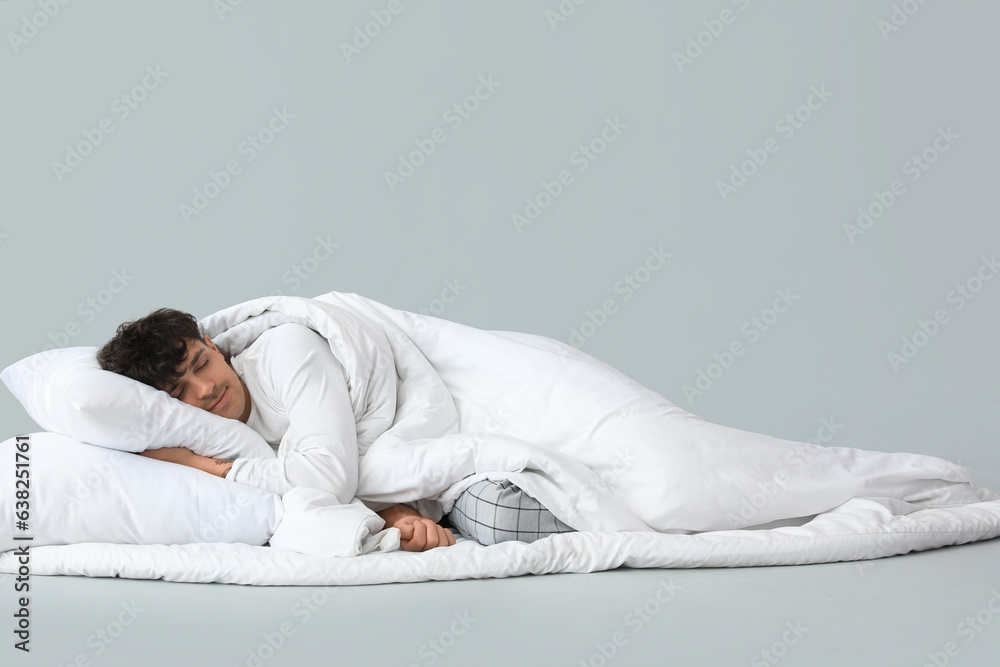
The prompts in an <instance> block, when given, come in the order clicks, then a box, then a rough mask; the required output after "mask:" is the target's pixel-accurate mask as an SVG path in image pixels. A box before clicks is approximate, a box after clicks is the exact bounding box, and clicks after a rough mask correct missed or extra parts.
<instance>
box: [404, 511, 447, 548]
mask: <svg viewBox="0 0 1000 667" xmlns="http://www.w3.org/2000/svg"><path fill="white" fill-rule="evenodd" d="M392 527H393V528H398V529H399V548H400V549H402V550H403V551H428V550H430V549H433V548H434V547H450V546H452V545H453V544H455V536H454V535H453V534H452V532H451V531H450V530H448V529H447V528H445V527H443V526H441V525H438V524H436V523H434V520H433V519H427V518H425V517H422V516H404V517H403V518H402V519H399V520H398V521H396V523H394V524H392Z"/></svg>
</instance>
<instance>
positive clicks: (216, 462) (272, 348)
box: [97, 308, 573, 551]
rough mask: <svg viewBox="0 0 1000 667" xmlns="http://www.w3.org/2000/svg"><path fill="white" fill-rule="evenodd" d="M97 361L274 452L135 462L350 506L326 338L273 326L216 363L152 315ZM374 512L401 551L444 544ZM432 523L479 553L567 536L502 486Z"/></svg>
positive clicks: (190, 319) (404, 521)
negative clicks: (240, 428) (396, 534)
mask: <svg viewBox="0 0 1000 667" xmlns="http://www.w3.org/2000/svg"><path fill="white" fill-rule="evenodd" d="M97 360H98V362H99V363H100V365H101V368H103V369H104V370H107V371H112V372H115V373H119V374H121V375H125V376H127V377H130V378H132V379H134V380H138V381H139V382H142V383H144V384H147V385H150V386H152V387H154V388H156V389H160V390H161V391H165V392H167V393H168V394H170V396H172V397H173V398H176V399H178V400H180V401H183V402H184V403H187V404H189V405H193V406H195V407H198V408H201V409H203V410H207V411H208V412H211V413H213V414H216V415H219V416H220V417H226V418H228V419H238V420H239V421H241V422H243V423H244V424H246V425H247V426H249V427H250V428H252V429H253V430H254V431H256V432H258V433H259V434H260V435H261V436H262V437H263V438H264V440H265V441H267V442H268V443H269V444H271V445H272V446H278V451H277V457H276V458H237V459H232V460H221V459H213V458H210V457H207V456H200V455H198V454H195V453H194V452H193V451H191V450H190V449H187V448H186V447H167V448H162V449H154V450H148V451H145V452H141V455H142V456H147V457H149V458H155V459H159V460H162V461H167V462H171V463H178V464H181V465H186V466H190V467H192V468H197V469H198V470H202V471H204V472H206V473H209V474H212V475H216V476H219V477H223V478H225V479H227V480H231V481H235V482H240V483H243V484H249V485H251V486H256V487H259V488H262V489H267V490H269V491H272V492H274V493H277V494H283V493H285V492H287V491H288V490H290V489H292V488H293V487H296V486H307V487H312V488H317V489H321V490H324V491H328V492H330V493H332V494H334V495H336V496H337V498H338V500H340V502H341V503H344V504H347V503H349V502H350V501H351V500H352V499H353V498H354V494H355V492H356V491H357V485H358V467H359V454H358V444H357V434H356V430H355V421H354V413H353V410H352V407H351V403H350V396H349V394H348V389H347V378H346V374H345V371H344V368H343V366H342V365H341V364H340V362H338V361H337V358H336V357H335V356H334V355H333V352H332V351H331V350H330V346H329V344H328V343H327V341H326V339H324V338H323V337H322V336H321V335H320V334H318V333H316V332H315V331H313V330H312V329H309V328H308V327H305V326H303V325H300V324H291V323H289V324H282V325H280V326H276V327H273V328H271V329H268V330H267V331H265V332H264V333H262V334H261V335H260V336H259V337H258V338H257V340H256V341H254V343H253V344H252V345H250V346H249V347H248V348H247V349H246V350H244V351H243V352H241V353H240V354H237V355H235V356H233V357H232V358H227V357H226V356H224V355H223V353H222V352H221V351H220V350H219V349H218V348H217V347H216V346H215V344H214V343H212V341H211V339H210V338H209V337H208V336H204V337H202V335H201V331H200V329H199V327H198V321H197V320H196V319H195V317H194V316H193V315H190V314H188V313H184V312H181V311H177V310H172V309H167V308H161V309H159V310H157V311H154V312H153V313H150V314H149V315H147V316H146V317H143V318H140V319H138V320H135V321H133V322H127V323H124V324H122V325H120V326H119V327H118V330H117V331H116V333H115V336H114V338H112V339H111V340H110V341H109V342H108V343H107V344H106V345H104V347H103V348H101V350H100V351H99V352H98V355H97ZM378 515H379V516H380V517H382V519H383V520H385V522H386V526H391V527H395V528H398V529H399V531H400V545H401V548H402V549H404V550H406V551H425V550H428V549H433V548H434V547H438V546H450V545H453V544H455V537H454V534H453V533H452V532H451V531H450V530H448V528H446V527H445V526H442V525H440V524H438V523H436V522H435V521H434V520H433V519H430V518H427V517H424V516H422V515H421V514H420V513H419V512H417V511H416V510H415V509H413V508H412V507H411V506H409V505H405V504H397V505H392V506H390V507H387V508H385V509H382V510H381V511H379V512H378ZM443 521H450V525H452V526H453V527H455V528H457V529H458V530H459V532H460V533H462V534H463V535H464V536H465V537H467V538H468V539H472V540H476V541H478V542H479V543H481V544H493V543H496V542H502V541H507V540H520V541H525V542H532V541H534V540H537V539H540V538H542V537H546V536H547V535H550V534H553V533H560V532H571V531H572V530H573V529H572V528H570V527H569V526H568V525H566V524H564V523H562V522H561V521H559V520H558V519H556V517H555V516H554V515H553V514H552V513H551V512H549V511H548V510H547V509H546V508H544V507H542V506H541V505H540V504H539V503H538V501H537V500H535V499H534V498H532V497H531V496H529V495H527V494H526V493H524V491H522V490H521V489H519V488H518V487H517V486H514V485H513V484H511V483H510V482H509V481H508V480H504V481H501V482H493V481H490V480H481V481H479V482H477V483H475V484H473V485H472V486H471V487H469V488H468V489H466V490H465V491H464V492H463V493H462V494H461V495H460V496H459V497H458V498H457V499H456V501H455V506H454V508H453V509H452V511H451V512H450V513H449V514H448V515H447V516H446V519H444V520H443Z"/></svg>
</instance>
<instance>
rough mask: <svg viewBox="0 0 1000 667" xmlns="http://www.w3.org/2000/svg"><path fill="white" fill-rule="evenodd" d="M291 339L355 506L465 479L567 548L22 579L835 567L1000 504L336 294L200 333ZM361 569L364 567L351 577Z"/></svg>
mask: <svg viewBox="0 0 1000 667" xmlns="http://www.w3.org/2000/svg"><path fill="white" fill-rule="evenodd" d="M286 322H297V323H300V324H304V325H306V326H309V327H311V328H313V329H314V330H316V331H318V332H319V333H320V334H322V335H323V336H325V337H326V338H327V340H328V341H329V342H330V346H331V350H332V351H333V353H334V354H335V355H336V356H337V358H338V361H340V362H341V364H342V365H343V366H344V368H345V370H346V371H347V375H348V380H349V387H348V389H349V393H350V396H351V402H352V405H353V407H354V411H355V418H356V420H357V421H358V433H359V442H360V443H361V452H360V453H361V464H360V471H359V472H360V481H359V488H358V492H357V498H358V499H360V500H361V501H364V502H365V503H383V504H384V503H396V502H407V503H414V504H416V505H417V506H418V508H419V509H420V510H421V511H422V512H423V513H425V514H426V515H429V516H432V517H433V518H435V519H439V518H440V517H441V516H442V515H443V514H444V513H446V512H448V511H450V510H451V508H452V506H453V504H454V501H455V498H456V497H457V496H458V495H459V494H460V493H461V492H462V491H463V490H464V489H465V488H467V487H468V486H469V485H471V484H472V483H473V482H475V481H477V480H478V479H482V478H489V479H505V478H506V479H510V480H511V481H512V482H514V483H515V484H517V485H518V486H519V487H521V488H522V489H524V490H525V491H526V492H527V493H528V494H530V495H531V496H533V497H535V498H537V499H538V500H539V501H540V502H541V503H542V504H543V505H544V506H546V507H547V508H549V509H550V510H551V511H552V513H553V514H555V516H556V517H558V518H559V519H560V520H562V521H563V522H565V523H567V524H569V525H570V526H572V527H573V528H575V529H576V530H578V531H581V532H580V533H576V534H565V535H554V536H552V537H549V538H545V539H543V540H540V541H539V542H536V543H534V544H531V545H529V544H524V543H507V544H501V545H495V546H492V547H483V546H481V545H478V544H476V543H473V542H470V541H460V542H459V544H457V545H455V546H453V547H447V548H438V549H434V550H432V551H429V552H425V553H416V554H414V553H406V552H399V551H396V552H388V551H390V549H391V546H389V547H387V546H386V545H387V544H388V543H389V540H386V539H385V538H386V535H389V533H390V532H392V531H394V529H392V531H383V532H382V534H380V536H379V538H378V539H374V537H373V538H371V539H368V540H367V542H366V544H367V545H368V546H367V547H366V549H372V548H375V545H376V544H377V543H378V542H380V541H381V547H380V549H379V551H377V552H376V551H373V552H371V553H366V554H364V555H359V556H357V557H354V558H329V557H320V556H307V555H304V554H300V553H295V552H292V551H289V550H286V549H278V548H273V547H271V548H268V547H254V546H250V545H229V544H194V545H184V546H162V545H152V546H134V545H104V544H89V545H67V546H52V547H39V548H36V549H33V550H32V553H33V556H32V571H33V572H34V573H37V574H86V575H90V576H114V575H119V576H124V577H141V578H166V579H171V580H176V581H225V582H230V583H251V584H271V585H285V584H360V583H386V582H393V581H421V580H428V579H455V578H467V577H500V576H514V575H518V574H525V573H528V572H531V573H543V572H592V571H596V570H603V569H610V568H614V567H618V566H620V565H627V566H630V567H700V566H711V567H719V566H747V565H779V564H804V563H818V562H832V561H838V560H858V559H867V558H878V557H882V556H886V555H894V554H900V553H906V552H908V551H914V550H917V551H919V550H924V549H932V548H937V547H941V546H946V545H949V544H961V543H965V542H972V541H977V540H984V539H991V538H993V537H996V536H998V535H1000V496H997V495H996V494H994V493H992V492H990V491H988V490H986V489H977V487H975V486H974V485H973V484H972V482H971V480H970V479H969V476H968V473H967V472H966V470H965V469H964V468H962V467H960V466H958V465H956V464H953V463H950V462H948V461H945V460H943V459H940V458H937V457H932V456H926V455H920V454H910V453H883V452H877V451H868V450H862V449H854V448H846V447H823V446H819V445H813V444H809V443H804V442H795V441H790V440H783V439H780V438H775V437H772V436H768V435H763V434H757V433H752V432H748V431H742V430H739V429H734V428H729V427H726V426H722V425H718V424H712V423H709V422H706V421H705V420H703V419H702V418H700V417H698V416H696V415H693V414H691V413H689V412H687V411H685V410H683V409H682V408H680V407H678V406H676V405H674V404H673V403H671V402H669V401H668V400H666V399H665V398H664V397H662V396H660V395H659V394H657V393H655V392H653V391H651V390H649V389H647V388H645V387H643V386H642V385H640V384H638V383H636V382H634V381H632V380H631V379H629V378H628V377H626V376H625V375H623V374H622V373H620V372H619V371H617V370H615V369H614V368H611V367H610V366H608V365H606V364H604V363H602V362H600V361H598V360H597V359H594V358H593V357H590V356H588V355H586V354H584V353H583V352H581V351H579V350H577V349H575V348H573V347H571V346H569V345H566V344H564V343H560V342H558V341H555V340H552V339H549V338H544V337H541V336H534V335H530V334H523V333H513V332H503V331H483V330H480V329H476V328H473V327H469V326H465V325H461V324H457V323H454V322H449V321H447V320H442V319H438V318H434V317H430V316H424V315H419V314H416V313H411V312H407V311H400V310H396V309H393V308H390V307H388V306H386V305H384V304H381V303H378V302H376V301H373V300H371V299H367V298H365V297H362V296H359V295H357V294H347V293H339V292H331V293H329V294H324V295H321V296H319V297H316V298H315V299H305V298H299V297H266V298H262V299H256V300H253V301H249V302H246V303H243V304H239V305H236V306H233V307H231V308H227V309H225V310H222V311H220V312H218V313H216V314H214V315H211V316H209V317H207V318H205V319H204V320H203V321H202V325H203V327H204V329H205V331H206V333H208V334H209V336H211V337H212V340H213V341H214V342H215V343H216V344H217V345H218V346H219V347H220V349H222V350H223V351H224V352H226V353H229V354H235V353H238V352H240V351H242V350H243V349H245V348H246V347H247V346H248V345H250V344H251V343H252V342H253V341H254V340H256V338H257V336H259V335H260V333H262V332H263V331H265V330H267V329H268V328H270V327H273V326H277V325H279V324H283V323H286ZM388 402H395V404H396V408H395V417H394V418H393V420H392V424H391V426H389V427H388V428H387V425H386V423H385V420H384V417H383V418H381V419H376V418H374V417H372V418H371V419H368V418H367V417H368V416H371V415H376V414H382V415H384V408H385V406H386V405H387V403H388ZM782 525H784V526H785V527H774V528H772V527H771V526H782ZM369 527H370V526H369ZM279 528H280V526H279ZM353 530H355V531H356V530H357V526H354V527H353ZM353 538H354V535H352V536H351V539H352V540H353ZM817 538H826V539H817ZM12 557H13V556H12V554H9V553H8V554H4V555H2V556H0V571H7V572H12V571H16V567H17V566H16V563H15V562H14V561H13V560H12ZM356 558H364V559H366V560H365V563H366V566H365V567H364V568H357V567H355V566H353V565H352V564H353V563H354V562H355V560H356Z"/></svg>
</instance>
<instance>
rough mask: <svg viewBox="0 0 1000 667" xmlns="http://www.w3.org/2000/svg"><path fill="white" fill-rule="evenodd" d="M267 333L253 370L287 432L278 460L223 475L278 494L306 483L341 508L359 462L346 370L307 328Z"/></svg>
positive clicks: (252, 461) (236, 465)
mask: <svg viewBox="0 0 1000 667" xmlns="http://www.w3.org/2000/svg"><path fill="white" fill-rule="evenodd" d="M270 333H271V335H270V336H269V340H268V341H266V347H265V348H264V349H263V350H262V351H261V354H260V355H259V357H258V359H259V364H260V367H259V369H258V372H259V376H260V378H261V381H262V386H263V387H264V389H265V390H266V392H267V394H268V396H267V398H268V399H269V400H271V401H273V403H272V406H271V407H273V408H275V409H277V410H279V411H284V413H285V415H286V416H287V418H288V422H289V426H288V430H287V431H286V432H285V435H284V437H282V439H281V444H280V446H279V448H278V455H277V458H238V459H236V460H235V461H234V462H233V467H232V470H231V471H230V472H229V474H228V475H227V476H226V478H227V479H231V480H233V481H235V482H240V483H243V484H249V485H251V486H256V487H259V488H262V489H267V490H268V491H273V492H274V493H279V494H283V493H285V492H286V491H288V490H290V489H291V488H292V487H296V486H308V487H312V488H316V489H321V490H323V491H329V492H330V493H333V494H334V495H336V496H337V499H338V500H340V502H341V503H343V504H345V505H346V504H348V503H350V502H351V500H352V499H353V498H354V494H355V492H356V491H357V487H358V458H359V457H358V442H357V430H356V425H355V421H354V411H353V408H352V407H351V399H350V396H349V395H348V390H347V379H346V377H345V372H344V367H343V366H342V365H341V364H340V362H339V361H337V358H336V357H335V356H333V352H332V351H331V350H330V346H329V344H328V343H327V341H326V340H325V339H324V338H323V337H322V336H320V335H319V334H317V333H316V332H314V331H312V330H311V329H309V328H307V327H304V326H302V325H298V324H291V325H282V326H279V327H276V328H275V329H273V330H271V332H270ZM264 335H266V334H264Z"/></svg>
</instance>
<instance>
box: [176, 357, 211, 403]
mask: <svg viewBox="0 0 1000 667" xmlns="http://www.w3.org/2000/svg"><path fill="white" fill-rule="evenodd" d="M205 366H208V359H206V360H205V363H203V364H202V365H201V366H199V367H198V368H197V369H195V370H197V371H200V370H201V369H203V368H205ZM183 395H184V389H181V391H180V393H179V394H177V395H176V396H174V398H176V399H177V400H180V399H181V397H182V396H183Z"/></svg>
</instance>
